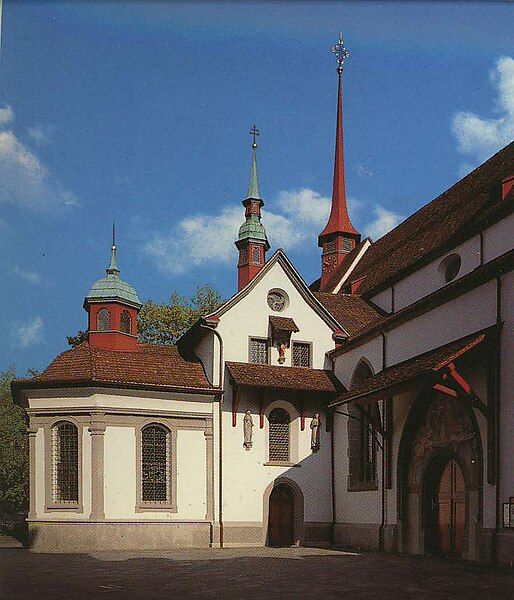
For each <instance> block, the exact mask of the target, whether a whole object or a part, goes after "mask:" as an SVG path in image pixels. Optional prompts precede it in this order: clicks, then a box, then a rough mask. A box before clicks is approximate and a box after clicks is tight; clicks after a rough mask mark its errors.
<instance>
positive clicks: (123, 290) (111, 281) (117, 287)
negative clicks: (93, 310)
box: [85, 245, 141, 306]
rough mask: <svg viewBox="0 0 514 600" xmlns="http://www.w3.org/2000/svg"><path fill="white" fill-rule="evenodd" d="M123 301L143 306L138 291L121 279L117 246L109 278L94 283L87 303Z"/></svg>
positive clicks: (113, 252) (112, 254)
mask: <svg viewBox="0 0 514 600" xmlns="http://www.w3.org/2000/svg"><path fill="white" fill-rule="evenodd" d="M99 300H100V301H101V300H121V301H125V302H130V304H136V305H138V306H141V300H140V299H139V296H138V295H137V292H136V290H135V289H134V288H133V287H132V286H131V285H130V284H129V283H127V282H126V281H122V280H121V279H120V270H119V268H118V265H117V262H116V246H115V245H113V246H112V250H111V263H110V265H109V267H108V268H107V276H106V277H102V279H99V280H98V281H95V283H93V285H92V287H91V289H90V290H89V293H88V295H87V296H86V299H85V301H86V302H88V301H99Z"/></svg>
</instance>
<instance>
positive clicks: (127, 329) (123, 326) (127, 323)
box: [120, 310, 132, 333]
mask: <svg viewBox="0 0 514 600" xmlns="http://www.w3.org/2000/svg"><path fill="white" fill-rule="evenodd" d="M120 330H121V331H122V332H123V333H132V319H131V317H130V313H129V312H128V310H124V311H123V312H122V313H121V319H120Z"/></svg>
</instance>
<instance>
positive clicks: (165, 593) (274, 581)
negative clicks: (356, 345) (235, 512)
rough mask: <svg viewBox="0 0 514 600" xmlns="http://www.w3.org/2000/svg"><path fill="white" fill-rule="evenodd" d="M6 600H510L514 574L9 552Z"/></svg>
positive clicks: (316, 558)
mask: <svg viewBox="0 0 514 600" xmlns="http://www.w3.org/2000/svg"><path fill="white" fill-rule="evenodd" d="M0 552H1V554H0V561H1V562H0V569H1V571H0V576H1V579H0V598H2V599H4V598H5V599H9V600H25V599H31V600H32V599H42V598H52V600H60V599H66V600H70V599H72V600H74V599H81V598H87V599H88V600H89V599H91V598H93V599H96V598H109V599H111V598H112V599H121V598H123V599H124V600H125V599H127V598H136V599H138V598H141V599H142V598H145V599H146V598H151V599H153V598H155V599H160V598H166V599H167V600H169V599H174V600H175V599H177V598H244V599H248V600H254V599H260V598H280V599H281V600H284V599H287V598H295V599H296V598H306V599H308V600H316V599H318V598H323V599H325V600H326V599H330V598H345V599H351V600H360V599H364V598H365V599H366V600H375V599H376V600H379V599H380V600H390V599H394V600H407V599H409V600H410V599H413V600H414V599H416V600H425V599H429V598H430V599H431V600H433V599H435V600H439V599H440V600H443V599H444V600H461V599H462V600H480V599H482V598H483V599H486V598H487V599H488V600H489V599H491V600H502V599H504V598H505V599H507V598H509V600H510V599H511V598H513V597H514V573H513V571H512V570H495V569H493V568H491V567H485V566H480V565H474V564H470V563H463V562H459V561H450V560H444V559H436V558H424V557H413V556H404V555H402V556H394V555H383V554H382V555H381V554H352V553H346V552H339V551H335V550H320V549H312V548H282V549H274V548H252V549H224V550H215V549H206V550H185V549H184V550H176V551H173V552H145V553H135V552H131V553H129V552H119V553H109V554H107V553H98V554H82V555H80V554H65V555H62V554H35V553H32V552H30V551H27V550H23V549H3V550H1V551H0Z"/></svg>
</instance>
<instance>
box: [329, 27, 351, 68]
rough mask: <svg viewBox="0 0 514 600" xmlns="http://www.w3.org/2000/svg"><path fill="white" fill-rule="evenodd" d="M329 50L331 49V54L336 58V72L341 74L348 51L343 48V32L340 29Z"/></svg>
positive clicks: (348, 54)
mask: <svg viewBox="0 0 514 600" xmlns="http://www.w3.org/2000/svg"><path fill="white" fill-rule="evenodd" d="M331 50H332V54H334V56H335V57H336V60H337V72H338V73H339V74H341V73H342V72H343V64H344V61H345V60H346V59H347V58H348V57H349V56H350V53H349V52H348V50H347V49H346V48H345V45H344V42H343V32H342V31H340V32H339V39H338V41H337V42H336V43H335V44H333V45H332V48H331Z"/></svg>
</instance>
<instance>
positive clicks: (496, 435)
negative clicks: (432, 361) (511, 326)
mask: <svg viewBox="0 0 514 600" xmlns="http://www.w3.org/2000/svg"><path fill="white" fill-rule="evenodd" d="M502 275H503V270H502V269H500V270H499V271H498V273H497V274H496V324H497V325H498V327H500V325H501V322H502ZM500 342H501V330H500V333H499V334H498V343H497V348H496V361H495V362H496V365H495V369H494V371H495V372H494V380H495V381H494V384H495V385H494V395H495V399H494V404H495V406H494V438H495V439H494V462H495V469H494V470H495V476H496V477H495V479H496V490H495V491H496V519H495V528H494V529H495V531H494V544H493V553H492V554H493V556H492V559H493V563H496V562H497V560H498V535H499V533H500V529H501V519H502V511H501V452H500V438H501V436H500V425H501V415H500V406H501V393H500V385H501V377H500V374H501V345H500Z"/></svg>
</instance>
